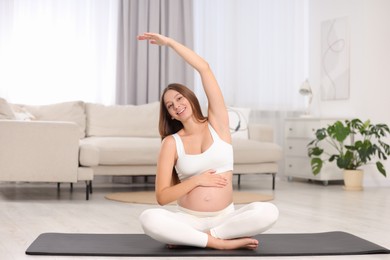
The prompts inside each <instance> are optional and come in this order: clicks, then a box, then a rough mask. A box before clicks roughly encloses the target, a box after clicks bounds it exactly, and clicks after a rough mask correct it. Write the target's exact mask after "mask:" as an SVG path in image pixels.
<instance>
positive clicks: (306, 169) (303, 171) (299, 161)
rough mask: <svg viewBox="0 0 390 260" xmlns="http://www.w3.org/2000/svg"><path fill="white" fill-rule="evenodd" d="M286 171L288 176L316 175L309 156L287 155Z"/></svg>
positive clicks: (307, 176) (311, 176) (309, 176)
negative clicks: (290, 156) (292, 156)
mask: <svg viewBox="0 0 390 260" xmlns="http://www.w3.org/2000/svg"><path fill="white" fill-rule="evenodd" d="M285 171H286V175H287V176H297V177H305V178H307V179H311V178H313V177H314V175H313V173H312V171H311V166H310V160H309V159H308V158H299V157H297V158H295V157H294V158H289V157H287V158H286V159H285Z"/></svg>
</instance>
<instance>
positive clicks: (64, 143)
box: [0, 120, 79, 182]
mask: <svg viewBox="0 0 390 260" xmlns="http://www.w3.org/2000/svg"><path fill="white" fill-rule="evenodd" d="M78 149H79V132H78V127H77V125H76V124H75V123H71V122H53V121H13V120H0V181H27V182H77V168H78Z"/></svg>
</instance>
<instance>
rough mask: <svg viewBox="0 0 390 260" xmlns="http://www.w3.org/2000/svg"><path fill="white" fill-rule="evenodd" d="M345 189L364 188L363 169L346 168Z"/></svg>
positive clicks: (356, 189)
mask: <svg viewBox="0 0 390 260" xmlns="http://www.w3.org/2000/svg"><path fill="white" fill-rule="evenodd" d="M343 174H344V190H347V191H361V190H363V171H362V170H344V171H343Z"/></svg>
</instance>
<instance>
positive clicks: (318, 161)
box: [311, 158, 323, 175]
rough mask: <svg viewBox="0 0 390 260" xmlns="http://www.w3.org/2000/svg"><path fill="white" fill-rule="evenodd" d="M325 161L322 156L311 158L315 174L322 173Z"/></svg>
mask: <svg viewBox="0 0 390 260" xmlns="http://www.w3.org/2000/svg"><path fill="white" fill-rule="evenodd" d="M322 165H323V162H322V160H321V159H320V158H313V159H311V170H312V172H313V174H314V175H317V174H319V173H320V171H321V169H322Z"/></svg>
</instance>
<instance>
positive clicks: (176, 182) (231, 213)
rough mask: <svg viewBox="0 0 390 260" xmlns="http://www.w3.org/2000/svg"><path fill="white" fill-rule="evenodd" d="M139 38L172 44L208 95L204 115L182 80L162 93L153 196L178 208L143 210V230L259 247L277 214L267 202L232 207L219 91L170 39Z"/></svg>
mask: <svg viewBox="0 0 390 260" xmlns="http://www.w3.org/2000/svg"><path fill="white" fill-rule="evenodd" d="M138 40H147V41H149V43H151V44H156V45H159V46H166V47H169V48H171V49H173V50H174V51H175V52H176V53H177V54H178V55H180V56H181V57H182V58H183V59H184V60H185V61H186V62H187V63H188V64H189V65H191V66H192V67H193V68H194V69H195V70H196V71H197V72H198V73H199V75H200V77H201V80H202V85H203V89H204V91H205V93H206V96H207V99H208V116H207V117H205V116H203V114H202V112H201V109H200V105H199V101H198V99H197V97H196V96H195V94H194V93H193V92H192V91H191V90H190V89H188V88H187V87H185V86H183V85H181V84H170V85H168V87H167V88H165V90H164V91H163V94H162V96H161V104H160V121H159V131H160V135H161V138H162V144H161V150H160V154H159V158H158V163H157V174H156V198H157V201H158V203H159V204H160V205H166V204H168V203H170V202H173V201H177V203H178V206H177V210H175V211H169V210H167V209H164V208H153V209H147V210H145V211H144V212H143V213H142V214H141V216H140V221H141V224H142V228H143V229H144V232H145V234H147V235H149V236H150V237H152V238H153V239H155V240H158V241H160V242H163V243H166V244H167V245H168V246H169V247H170V248H175V247H177V246H180V245H186V246H195V247H208V248H214V249H237V248H246V249H256V248H257V247H258V245H259V242H258V241H257V240H256V239H253V238H252V237H253V236H254V235H257V234H260V233H262V232H264V231H265V230H267V229H269V228H270V227H271V226H272V225H273V224H274V223H275V222H276V220H277V218H278V215H279V211H278V209H277V208H276V207H275V206H274V205H273V204H271V203H268V202H253V203H250V204H247V205H245V206H243V207H241V208H239V209H235V206H234V204H233V197H232V194H233V185H232V178H233V148H232V145H231V135H230V129H229V118H228V113H227V109H226V105H225V101H224V98H223V95H222V92H221V90H220V88H219V85H218V82H217V81H216V79H215V77H214V74H213V72H212V71H211V69H210V66H209V64H208V63H207V62H206V61H205V60H204V59H203V58H202V57H200V56H199V55H197V54H196V53H195V52H194V51H192V50H191V49H189V48H187V47H186V46H184V45H182V44H180V43H178V42H176V41H175V40H173V39H171V38H168V37H165V36H162V35H159V34H156V33H144V34H143V35H140V36H138Z"/></svg>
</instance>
